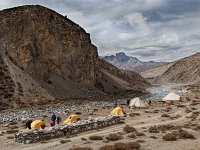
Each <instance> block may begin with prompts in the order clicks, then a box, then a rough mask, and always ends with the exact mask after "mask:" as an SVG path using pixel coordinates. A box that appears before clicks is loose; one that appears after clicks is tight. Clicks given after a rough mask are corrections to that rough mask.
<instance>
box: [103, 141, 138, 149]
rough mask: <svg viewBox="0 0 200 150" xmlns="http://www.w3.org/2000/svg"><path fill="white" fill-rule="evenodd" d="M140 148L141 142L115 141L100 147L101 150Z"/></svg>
mask: <svg viewBox="0 0 200 150" xmlns="http://www.w3.org/2000/svg"><path fill="white" fill-rule="evenodd" d="M131 149H140V144H139V143H138V142H130V143H121V142H120V143H115V144H114V145H105V146H102V147H100V149H99V150H131Z"/></svg>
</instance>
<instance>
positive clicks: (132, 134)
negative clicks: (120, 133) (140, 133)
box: [128, 133, 136, 139]
mask: <svg viewBox="0 0 200 150" xmlns="http://www.w3.org/2000/svg"><path fill="white" fill-rule="evenodd" d="M128 137H129V138H132V139H135V138H136V135H135V133H131V134H129V135H128Z"/></svg>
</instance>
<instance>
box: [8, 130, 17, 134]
mask: <svg viewBox="0 0 200 150" xmlns="http://www.w3.org/2000/svg"><path fill="white" fill-rule="evenodd" d="M18 131H19V130H7V131H6V134H15V133H16V132H18Z"/></svg>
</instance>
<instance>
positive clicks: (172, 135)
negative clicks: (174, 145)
mask: <svg viewBox="0 0 200 150" xmlns="http://www.w3.org/2000/svg"><path fill="white" fill-rule="evenodd" d="M162 139H163V140H164V141H176V140H177V134H176V133H175V132H172V133H167V134H165V135H164V136H163V137H162Z"/></svg>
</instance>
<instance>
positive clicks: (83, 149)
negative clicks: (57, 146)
mask: <svg viewBox="0 0 200 150" xmlns="http://www.w3.org/2000/svg"><path fill="white" fill-rule="evenodd" d="M69 150H93V149H92V148H91V147H74V148H70V149H69Z"/></svg>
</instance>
